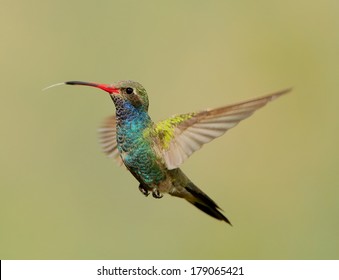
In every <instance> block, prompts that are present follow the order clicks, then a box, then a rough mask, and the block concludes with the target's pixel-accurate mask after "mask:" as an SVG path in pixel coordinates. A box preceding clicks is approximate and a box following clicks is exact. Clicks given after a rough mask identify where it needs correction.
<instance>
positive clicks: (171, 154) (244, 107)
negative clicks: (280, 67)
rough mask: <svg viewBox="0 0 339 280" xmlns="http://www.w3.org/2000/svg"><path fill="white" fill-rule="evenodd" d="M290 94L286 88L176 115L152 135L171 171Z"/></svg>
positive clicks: (157, 126) (158, 127) (153, 130)
mask: <svg viewBox="0 0 339 280" xmlns="http://www.w3.org/2000/svg"><path fill="white" fill-rule="evenodd" d="M289 91H290V89H286V90H282V91H279V92H276V93H273V94H270V95H266V96H263V97H259V98H256V99H252V100H248V101H244V102H240V103H237V104H233V105H229V106H225V107H220V108H216V109H211V110H205V111H201V112H197V113H190V114H181V115H176V116H173V117H171V118H169V119H167V120H164V121H161V122H159V123H157V124H156V125H155V126H154V127H153V129H152V131H151V135H153V137H154V138H155V140H156V141H155V142H156V143H157V146H158V149H159V150H160V151H161V153H162V155H163V158H164V160H165V163H166V166H167V168H168V169H174V168H177V167H179V166H180V165H181V164H182V163H183V162H184V161H185V160H186V159H187V158H188V157H189V156H190V155H191V154H192V153H194V152H195V151H197V150H198V149H200V148H201V147H202V145H204V144H206V143H208V142H210V141H212V140H213V139H215V138H217V137H219V136H221V135H223V134H224V133H225V132H226V131H227V130H229V129H230V128H232V127H234V126H236V125H237V124H238V123H239V122H240V121H242V120H243V119H246V118H248V117H249V116H250V115H252V114H253V113H254V112H255V111H256V110H258V109H259V108H261V107H263V106H265V105H266V104H267V103H268V102H270V101H273V100H274V99H276V98H278V97H279V96H281V95H283V94H285V93H287V92H289Z"/></svg>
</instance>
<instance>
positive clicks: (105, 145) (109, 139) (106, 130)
mask: <svg viewBox="0 0 339 280" xmlns="http://www.w3.org/2000/svg"><path fill="white" fill-rule="evenodd" d="M98 131H99V141H100V144H101V146H102V150H103V152H104V153H105V154H107V156H108V157H110V158H114V159H115V160H116V161H117V162H118V164H119V165H122V160H121V158H120V153H119V150H118V146H117V140H116V123H115V116H110V117H108V118H107V119H106V120H105V122H104V124H103V126H102V127H100V128H99V130H98Z"/></svg>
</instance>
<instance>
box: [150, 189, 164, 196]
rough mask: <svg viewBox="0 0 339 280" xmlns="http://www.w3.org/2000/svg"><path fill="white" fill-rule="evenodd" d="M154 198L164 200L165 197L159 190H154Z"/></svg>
mask: <svg viewBox="0 0 339 280" xmlns="http://www.w3.org/2000/svg"><path fill="white" fill-rule="evenodd" d="M152 196H153V197H154V198H162V197H163V195H162V194H161V193H160V192H159V190H158V189H153V190H152Z"/></svg>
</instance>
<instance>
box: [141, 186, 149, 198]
mask: <svg viewBox="0 0 339 280" xmlns="http://www.w3.org/2000/svg"><path fill="white" fill-rule="evenodd" d="M139 191H141V193H142V194H143V195H144V196H146V197H147V196H148V195H149V190H148V189H147V188H145V187H144V186H143V185H142V184H140V185H139Z"/></svg>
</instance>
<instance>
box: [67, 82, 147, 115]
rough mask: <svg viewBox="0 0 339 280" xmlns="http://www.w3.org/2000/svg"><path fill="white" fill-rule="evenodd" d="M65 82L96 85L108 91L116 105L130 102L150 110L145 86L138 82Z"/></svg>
mask: <svg viewBox="0 0 339 280" xmlns="http://www.w3.org/2000/svg"><path fill="white" fill-rule="evenodd" d="M65 84H66V85H80V86H90V87H96V88H99V89H102V90H104V91H106V92H108V93H109V95H110V96H111V98H112V99H113V101H114V104H115V105H116V106H118V104H121V103H122V102H128V103H130V104H131V105H133V106H134V107H136V108H144V109H145V110H146V111H147V110H148V96H147V92H146V90H145V89H144V87H143V86H142V85H141V84H139V83H138V82H134V81H119V82H115V83H113V84H98V83H88V82H80V81H69V82H65Z"/></svg>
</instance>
